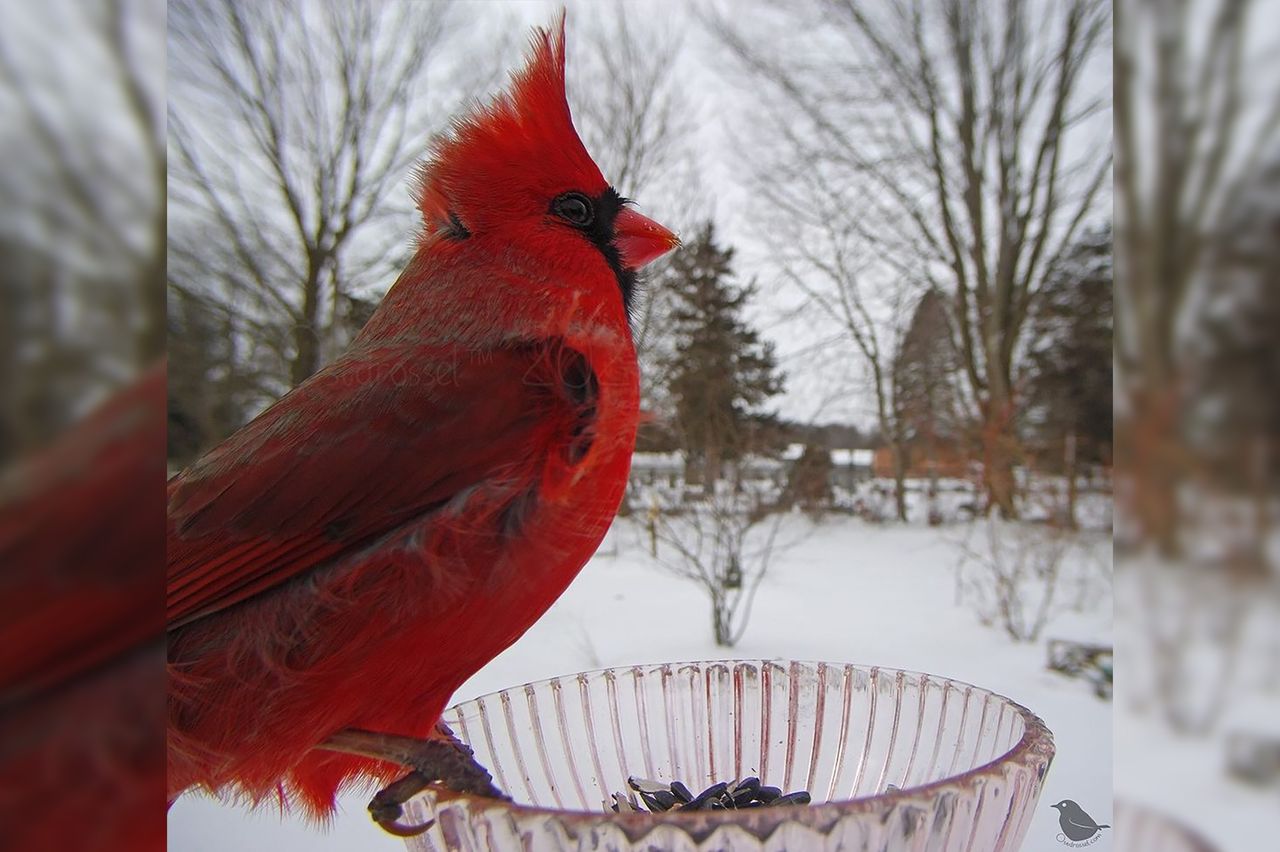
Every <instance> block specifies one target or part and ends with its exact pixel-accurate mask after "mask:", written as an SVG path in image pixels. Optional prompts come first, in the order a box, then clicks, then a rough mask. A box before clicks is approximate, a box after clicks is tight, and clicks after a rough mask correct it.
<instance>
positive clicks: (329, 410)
mask: <svg viewBox="0 0 1280 852" xmlns="http://www.w3.org/2000/svg"><path fill="white" fill-rule="evenodd" d="M421 177H422V186H421V192H422V210H423V214H424V217H425V220H426V229H427V237H426V238H425V239H424V240H423V241H422V242H421V244H420V246H419V249H418V252H417V253H416V255H415V256H414V258H413V260H412V261H411V262H410V264H409V266H408V268H406V270H405V271H404V273H403V274H402V275H401V277H400V280H399V281H398V282H397V283H396V284H395V286H394V287H393V288H392V289H391V291H390V292H389V293H388V295H387V297H386V298H385V299H384V300H383V303H382V305H381V306H380V307H379V308H378V310H377V311H376V312H375V314H374V316H373V317H372V318H371V319H370V321H369V322H368V324H366V326H365V328H364V329H363V330H362V331H361V333H360V336H359V337H358V338H357V339H356V341H355V342H354V343H353V344H352V346H351V348H350V349H349V350H348V351H347V352H345V353H344V354H343V355H342V356H341V357H339V358H338V359H337V360H336V361H335V362H333V363H332V364H330V365H329V366H328V367H326V368H325V369H324V370H322V371H320V372H319V373H317V374H316V375H314V376H312V377H311V378H309V379H308V380H307V381H305V382H303V383H302V384H301V385H299V386H298V387H297V388H295V389H294V390H293V391H292V392H290V393H289V394H288V395H286V396H285V397H284V398H283V399H281V400H280V401H279V402H277V403H276V404H275V405H274V406H272V407H271V408H270V409H268V410H267V411H266V412H264V413H263V414H262V415H261V416H259V417H258V418H257V419H256V420H254V421H253V422H252V423H250V424H249V425H247V426H246V427H245V428H244V429H242V430H241V431H240V432H238V433H236V434H235V435H233V436H232V437H231V438H229V439H228V440H227V441H226V442H224V443H223V444H222V445H221V446H219V447H217V448H215V449H214V450H212V451H211V452H209V453H208V454H207V455H206V456H205V457H204V458H202V459H201V460H200V461H199V462H197V463H196V464H194V465H193V466H192V467H191V468H190V469H189V470H187V471H185V472H184V473H183V474H181V475H180V476H178V477H176V478H175V479H174V480H173V482H172V483H171V485H170V489H169V547H168V556H169V577H168V592H169V598H168V615H169V674H170V684H171V690H170V699H169V756H170V757H169V788H170V794H171V795H177V794H178V793H180V792H182V791H183V790H185V789H187V788H189V787H192V786H203V787H206V788H210V789H214V788H219V787H223V786H227V785H233V786H236V787H239V788H240V789H241V790H242V791H244V792H246V793H248V794H249V795H250V796H251V797H253V798H255V799H261V798H264V797H267V796H270V795H273V794H276V793H277V792H279V793H280V794H281V795H284V796H286V797H289V798H296V799H297V800H299V801H300V802H301V803H302V804H304V805H306V806H307V807H308V809H309V810H310V811H311V812H312V813H313V814H317V815H324V814H325V813H327V812H328V810H329V808H330V807H331V806H332V803H333V796H334V793H335V791H336V790H337V789H338V787H339V786H340V785H341V784H342V783H343V782H344V781H345V780H347V779H349V778H351V777H353V776H356V775H358V774H362V773H363V774H373V775H375V776H377V777H383V778H386V777H388V776H390V775H394V774H396V773H397V772H398V767H392V766H388V765H385V764H375V763H373V762H371V761H368V760H364V759H360V758H355V757H351V756H348V755H340V754H334V753H330V752H323V751H317V750H315V746H317V745H318V744H320V743H322V742H324V741H325V740H326V739H327V738H329V737H330V736H332V735H333V734H335V733H336V732H338V731H339V730H341V729H343V728H347V727H355V728H363V729H367V730H372V731H379V732H386V733H395V734H401V735H408V736H424V735H426V734H427V733H428V732H429V731H430V730H431V729H432V728H433V726H434V724H435V722H436V720H437V719H438V717H439V714H440V712H441V711H442V710H443V709H444V707H445V706H446V704H447V702H448V700H449V698H450V696H451V695H452V693H453V691H454V690H455V689H456V688H457V687H458V686H459V685H460V684H461V683H462V682H463V681H464V680H466V679H467V678H468V677H469V676H470V675H472V674H473V673H474V672H475V671H476V670H478V669H479V668H481V667H482V666H484V665H485V664H486V663H487V662H488V661H489V660H491V659H492V658H493V657H494V656H496V655H497V654H498V653H500V652H501V651H502V650H503V649H504V648H506V647H507V646H509V645H510V644H511V643H512V642H514V641H515V640H516V639H517V638H519V637H520V635H521V634H522V633H524V631H525V630H527V629H528V628H529V627H530V626H531V625H532V624H533V623H534V621H535V620H536V619H537V618H538V617H539V616H540V615H541V614H542V613H543V612H544V611H545V610H546V609H547V607H549V606H550V605H551V604H552V603H553V602H554V601H555V599H556V598H557V597H558V596H559V595H560V593H561V592H562V591H563V590H564V588H565V587H566V586H567V585H568V583H569V582H570V581H571V580H572V579H573V577H574V576H575V575H576V574H577V572H578V570H579V569H580V568H581V567H582V565H583V564H584V563H585V562H586V561H587V559H588V558H589V557H590V556H591V554H592V553H593V552H594V550H595V548H596V546H597V545H598V544H599V542H600V539H601V537H602V536H603V535H604V531H605V529H606V528H607V527H608V525H609V523H610V521H611V520H612V518H613V514H614V512H615V511H616V510H617V507H618V503H619V501H620V500H621V498H622V493H623V489H624V488H625V484H626V477H627V471H628V468H629V465H630V457H631V450H632V447H633V444H634V439H635V430H636V421H637V417H638V395H639V394H638V374H637V368H636V360H635V351H634V349H633V347H632V342H631V334H630V330H629V328H628V326H627V320H626V310H625V305H624V300H625V298H626V296H627V295H628V293H629V292H630V290H629V287H630V283H631V277H632V276H634V272H635V269H636V268H637V267H638V266H640V265H642V264H643V263H644V262H647V261H648V260H651V259H653V258H654V257H656V256H658V255H659V254H661V253H664V252H665V251H667V250H669V249H670V248H671V247H672V246H673V245H674V243H675V238H674V237H673V236H672V235H671V234H670V232H668V231H667V230H666V229H664V228H662V227H661V226H659V225H657V224H656V223H653V222H650V221H649V220H647V219H645V218H644V217H643V216H640V215H639V214H638V213H635V212H634V211H632V210H629V209H624V208H623V207H622V202H621V200H620V198H619V196H618V195H617V193H615V192H614V191H613V190H612V189H611V188H609V187H608V185H607V184H606V183H605V181H604V179H603V178H602V177H601V175H600V172H599V170H598V169H597V168H596V166H595V164H594V163H592V161H591V159H590V157H589V156H588V155H587V153H586V151H585V150H584V149H583V147H582V143H581V141H579V139H578V136H577V133H576V132H575V131H574V129H573V125H572V123H571V121H570V116H569V110H568V105H567V102H566V100H565V96H564V37H563V23H562V24H561V27H560V30H559V33H558V34H556V35H553V34H551V33H548V32H540V33H539V34H538V35H537V37H536V38H535V43H534V52H533V56H532V57H531V59H530V60H529V65H528V67H526V68H525V70H524V71H522V72H521V73H519V74H517V75H515V76H514V78H513V82H512V91H511V94H509V95H507V96H505V97H500V98H498V99H496V100H495V101H494V102H493V103H492V104H490V105H489V106H488V107H486V108H484V109H482V110H480V111H479V112H477V113H476V114H475V115H473V116H471V117H468V118H464V119H462V120H460V121H458V122H457V123H456V124H455V127H454V132H453V135H452V137H451V138H450V139H448V140H446V141H444V142H441V143H440V144H439V145H438V146H437V147H436V149H435V154H434V159H433V160H432V162H431V163H430V164H429V165H427V166H426V167H425V168H424V169H423V172H422V176H421ZM566 199H571V200H572V203H566Z"/></svg>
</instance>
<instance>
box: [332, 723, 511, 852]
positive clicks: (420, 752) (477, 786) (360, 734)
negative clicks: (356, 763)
mask: <svg viewBox="0 0 1280 852" xmlns="http://www.w3.org/2000/svg"><path fill="white" fill-rule="evenodd" d="M441 734H442V735H443V736H445V737H447V739H427V740H420V739H415V738H413V737H401V736H397V735H395V734H379V733H374V732H372V731H361V730H357V729H355V728H348V729H346V730H344V731H339V732H338V733H336V734H334V735H333V736H332V737H330V738H329V739H328V740H327V741H325V742H324V743H323V744H322V745H321V746H320V747H321V748H324V749H328V750H330V751H341V752H345V753H347V754H358V755H360V756H362V757H371V758H374V759H376V760H384V761H387V762H388V763H399V764H401V765H402V766H407V767H410V768H411V769H412V770H413V771H412V772H410V773H409V774H408V775H405V776H404V777H403V778H401V779H400V780H398V781H396V782H394V783H392V784H389V785H387V786H386V787H384V788H383V789H382V790H380V791H378V794H377V795H376V796H374V797H373V801H371V802H369V814H370V816H372V817H373V820H374V822H376V823H377V824H378V825H379V826H381V827H382V828H383V829H384V830H385V831H387V832H388V833H390V834H394V835H396V836H397V837H413V836H414V835H418V834H421V833H422V832H424V831H426V830H427V829H429V828H430V827H431V826H432V824H433V822H434V820H428V821H427V822H425V823H418V824H405V823H402V822H401V821H400V820H401V818H402V817H403V816H404V808H403V806H404V803H405V802H407V801H409V800H410V799H411V798H413V797H414V796H416V795H418V793H421V792H422V791H423V790H425V789H426V788H427V787H429V786H432V785H439V786H441V787H443V788H445V789H448V790H452V791H454V792H456V793H471V794H474V795H477V796H485V797H487V798H491V799H504V800H506V799H509V797H508V796H507V795H506V794H505V793H503V792H502V791H501V790H499V789H498V788H497V787H496V786H494V783H493V777H492V776H491V775H490V774H489V772H488V770H486V769H485V768H484V767H483V766H481V765H480V764H479V763H477V762H476V760H475V757H474V756H473V755H472V752H471V749H470V748H468V747H467V746H466V745H464V744H463V743H462V742H461V741H459V740H458V739H457V738H456V737H454V736H453V735H452V732H450V731H449V730H448V728H442V730H441Z"/></svg>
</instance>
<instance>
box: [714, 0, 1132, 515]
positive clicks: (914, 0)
mask: <svg viewBox="0 0 1280 852" xmlns="http://www.w3.org/2000/svg"><path fill="white" fill-rule="evenodd" d="M806 9H807V10H808V12H809V14H808V15H807V16H806V15H805V14H803V13H802V14H798V15H797V14H792V15H791V16H790V17H789V19H788V20H787V21H786V22H785V24H783V23H780V22H778V21H769V20H767V18H766V19H765V25H766V26H768V27H769V31H768V33H766V34H765V37H763V38H753V36H752V34H751V32H752V31H750V30H748V29H746V25H740V24H738V23H737V22H736V21H734V22H731V21H729V20H727V19H723V18H722V19H716V20H714V21H712V25H713V27H714V29H715V31H716V32H717V34H718V35H719V36H720V38H721V40H722V41H723V43H724V44H725V45H726V46H727V47H728V48H729V49H730V51H731V53H732V54H733V55H734V56H736V57H737V58H738V59H739V60H740V61H741V62H742V63H743V64H744V65H745V66H746V67H747V68H748V69H749V70H750V71H751V72H752V75H753V79H755V80H758V81H759V82H760V83H762V84H763V86H764V90H763V91H762V93H761V95H760V99H761V100H763V101H764V103H765V105H766V111H765V115H766V116H767V118H768V119H769V124H768V125H767V129H768V130H769V135H768V141H766V142H764V143H762V144H761V145H760V146H759V148H760V149H761V150H769V151H777V152H778V153H779V155H780V157H779V159H778V160H777V161H775V162H774V163H773V165H771V166H770V168H769V169H768V174H769V175H770V177H771V179H772V180H774V181H777V182H779V183H783V182H787V181H792V180H796V179H797V178H798V177H800V176H803V175H814V176H815V178H814V180H817V181H822V182H823V183H824V184H826V185H827V186H830V187H834V188H836V189H840V190H843V192H842V194H841V196H840V198H841V201H840V202H839V203H836V204H828V203H826V202H824V201H822V200H821V199H819V200H818V201H817V202H816V206H820V207H822V209H823V210H824V211H833V214H832V215H835V216H837V217H838V218H836V219H834V221H831V222H830V223H829V227H830V228H832V229H833V230H835V231H836V234H837V236H838V237H839V238H840V239H852V238H854V237H857V238H859V239H860V240H862V241H863V244H864V247H865V248H864V251H868V252H870V253H871V254H872V256H873V257H874V258H875V259H876V261H877V262H880V263H886V264H889V265H891V266H900V267H903V269H902V271H903V272H904V273H905V274H906V275H907V276H908V277H909V278H910V279H912V280H914V281H917V282H919V283H921V284H925V285H930V286H943V287H944V288H945V290H946V291H947V292H948V293H949V294H950V297H951V299H950V301H951V312H952V314H953V319H954V325H955V333H956V336H957V340H956V349H957V351H958V352H959V353H960V354H961V363H962V368H963V371H964V374H965V376H966V377H967V384H968V385H969V387H970V390H971V393H972V401H973V404H974V405H975V407H976V409H977V414H978V415H979V416H980V418H981V422H982V424H983V437H984V461H985V465H984V468H985V474H986V488H987V492H988V496H989V499H990V501H991V503H992V504H994V505H995V506H998V507H999V509H1000V510H1001V512H1002V513H1003V514H1005V515H1013V514H1015V505H1014V479H1013V473H1012V468H1013V462H1014V460H1015V448H1016V442H1015V429H1014V427H1015V415H1016V414H1017V406H1018V402H1019V400H1018V399H1017V393H1016V387H1015V383H1014V367H1015V362H1016V359H1017V356H1018V355H1019V353H1020V347H1021V346H1022V343H1023V330H1024V326H1025V322H1026V318H1027V316H1028V315H1029V313H1030V311H1031V309H1032V307H1033V303H1034V301H1035V299H1036V297H1037V294H1038V292H1039V291H1040V289H1041V287H1042V285H1043V283H1044V281H1045V280H1046V277H1047V275H1048V274H1049V273H1050V272H1051V271H1052V269H1053V268H1054V266H1055V265H1056V264H1057V263H1058V261H1059V259H1060V258H1061V256H1062V254H1063V252H1064V251H1065V250H1066V247H1067V246H1069V245H1070V243H1071V240H1072V238H1073V236H1074V235H1075V233H1076V232H1077V230H1078V229H1079V227H1080V225H1081V223H1082V222H1084V221H1085V220H1086V218H1087V217H1088V215H1089V214H1090V212H1091V211H1093V210H1094V209H1096V207H1097V206H1098V205H1099V204H1100V203H1103V202H1104V201H1105V194H1106V190H1107V188H1108V181H1107V178H1108V177H1109V175H1110V166H1111V163H1110V153H1109V152H1110V146H1109V145H1108V144H1107V138H1106V134H1107V131H1108V130H1109V128H1107V127H1106V126H1105V116H1103V115H1102V114H1103V113H1105V111H1106V109H1107V106H1108V104H1109V90H1108V87H1107V85H1106V82H1107V81H1106V80H1105V79H1097V80H1091V79H1088V78H1087V74H1088V72H1089V71H1090V70H1091V69H1093V67H1094V65H1095V63H1096V61H1097V60H1098V59H1099V58H1100V57H1101V56H1102V53H1101V50H1102V48H1103V47H1104V45H1105V40H1106V37H1107V33H1108V30H1109V23H1110V20H1109V4H1107V3H1105V2H1103V0H1060V2H1046V3H1043V4H1028V3H1022V2H1016V0H1010V2H1006V3H1000V4H995V3H976V2H973V0H943V2H939V3H929V2H924V0H911V1H910V2H902V3H891V4H868V3H862V2H858V0H815V2H814V3H813V4H811V5H809V6H807V7H806ZM751 17H752V18H757V19H758V18H760V17H763V16H751ZM784 32H793V33H795V34H796V35H795V37H796V38H797V39H804V41H805V48H806V49H804V50H800V49H797V50H794V51H792V50H780V49H779V45H778V38H779V37H780V36H779V35H778V34H779V33H784ZM780 56H783V57H795V59H794V61H792V60H789V59H780V58H778V57H780ZM1095 76H1098V77H1099V78H1101V77H1102V75H1095ZM1100 117H1101V118H1102V119H1103V120H1102V121H1099V120H1097V119H1099V118H1100ZM754 118H755V116H754V115H753V119H754ZM831 256H832V255H827V257H828V258H830V257H831ZM828 263H829V260H828Z"/></svg>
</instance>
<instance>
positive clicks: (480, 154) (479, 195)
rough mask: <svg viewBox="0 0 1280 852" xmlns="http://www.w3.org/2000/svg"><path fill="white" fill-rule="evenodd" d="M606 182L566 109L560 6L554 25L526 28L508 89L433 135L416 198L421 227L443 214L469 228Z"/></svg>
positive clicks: (434, 227)
mask: <svg viewBox="0 0 1280 852" xmlns="http://www.w3.org/2000/svg"><path fill="white" fill-rule="evenodd" d="M607 186H608V184H607V183H606V182H605V179H604V177H603V176H602V175H601V174H600V169H599V168H598V167H597V166H596V164H595V162H593V161H592V159H591V155H590V154H588V153H587V149H586V148H584V147H583V145H582V141H581V140H580V139H579V138H578V132H577V130H575V129H574V127H573V118H572V116H571V115H570V114H569V101H568V98H567V97H566V96H565V46H564V16H563V14H562V15H561V18H560V23H559V25H558V26H557V27H556V28H555V29H554V30H543V29H539V30H535V31H534V35H533V43H532V47H531V51H530V55H529V59H528V64H527V65H526V66H525V67H524V69H522V70H521V71H520V72H518V73H516V74H513V75H512V76H511V88H510V92H509V93H507V94H503V95H499V96H498V97H496V98H494V99H493V100H492V101H491V102H490V103H489V104H488V105H487V106H485V107H484V108H482V109H480V110H478V111H476V112H474V113H472V114H470V115H467V116H464V117H462V118H460V119H457V120H455V121H454V123H453V128H452V132H451V133H450V134H449V136H447V137H446V138H444V139H442V140H440V141H438V142H437V143H436V145H435V146H434V148H433V151H432V159H431V161H430V162H429V163H427V164H426V165H425V166H424V167H423V168H422V169H421V171H420V173H419V187H418V192H419V202H418V206H419V209H421V210H422V218H423V223H424V225H425V227H426V233H427V234H428V235H432V234H435V233H439V232H440V231H442V230H448V229H449V228H450V226H451V222H450V217H451V215H452V216H454V217H457V218H458V219H459V220H460V221H461V223H462V225H463V226H464V227H465V228H466V229H467V230H469V231H473V232H474V231H483V230H487V229H489V228H491V227H493V226H494V225H496V224H500V223H502V222H503V221H509V220H510V219H511V218H512V217H513V214H514V215H515V216H518V215H520V214H521V213H523V212H524V210H525V209H526V208H527V205H528V203H529V201H530V200H533V201H537V202H539V203H543V202H545V201H546V200H547V199H551V198H554V197H555V196H557V195H559V194H560V193H562V192H564V191H566V190H569V189H577V190H581V191H583V192H586V193H587V194H589V195H594V194H596V193H598V192H600V191H602V190H603V189H605V188H606V187H607Z"/></svg>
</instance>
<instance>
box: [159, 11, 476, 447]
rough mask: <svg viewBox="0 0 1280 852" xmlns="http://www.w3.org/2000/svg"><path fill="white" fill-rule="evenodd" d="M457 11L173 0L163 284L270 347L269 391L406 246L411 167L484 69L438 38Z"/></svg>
mask: <svg viewBox="0 0 1280 852" xmlns="http://www.w3.org/2000/svg"><path fill="white" fill-rule="evenodd" d="M451 21H452V17H451V14H450V8H449V5H448V4H447V3H445V2H422V3H403V2H400V3H355V2H343V0H323V2H317V3H308V4H303V5H301V6H299V5H296V4H290V3H285V2H281V0H268V2H248V0H218V2H214V3H206V2H195V0H180V2H175V3H173V4H170V9H169V26H170V51H169V56H170V105H169V151H170V156H171V160H172V168H171V172H170V184H169V186H170V208H171V213H170V222H171V231H170V249H169V261H170V285H171V286H172V288H173V289H174V290H175V291H176V292H178V293H181V294H183V295H186V296H189V297H194V298H197V299H198V300H199V302H200V303H201V304H203V305H204V306H206V308H207V309H208V310H209V311H210V312H211V313H212V314H214V315H215V316H214V320H213V321H215V322H220V321H222V320H223V319H224V318H226V317H231V318H234V319H235V321H236V324H237V325H238V326H240V327H242V328H243V329H244V333H246V334H249V335H252V336H254V337H255V338H256V339H257V340H258V341H260V342H266V343H267V345H269V346H271V347H272V348H273V350H274V354H275V356H276V359H277V363H278V364H279V365H280V366H279V368H277V370H274V371H271V374H270V379H271V382H270V383H271V384H274V385H275V388H274V393H276V394H278V393H279V392H280V391H282V390H284V389H287V388H288V387H289V386H291V385H294V384H297V383H298V382H300V381H302V380H303V379H305V378H306V377H307V376H309V375H310V374H311V373H312V372H314V371H315V370H316V369H317V368H318V367H319V366H320V365H321V364H322V363H323V362H324V360H326V359H327V358H328V357H331V356H332V354H334V352H336V351H337V350H338V349H340V348H341V347H342V346H343V345H345V343H346V342H347V339H348V338H349V337H350V336H351V335H352V334H353V333H354V331H355V330H356V328H357V327H358V325H359V316H358V315H360V314H361V300H360V299H359V298H358V296H359V294H361V293H362V292H369V291H370V290H372V291H373V292H374V293H375V294H376V293H381V292H382V291H383V290H385V288H386V287H387V286H388V285H389V284H390V282H391V281H392V280H394V276H395V273H396V271H397V269H398V267H399V266H400V265H401V264H402V262H403V261H404V259H405V258H406V257H407V256H408V252H409V239H408V237H409V235H411V234H412V233H413V231H414V222H413V210H412V203H411V202H412V199H410V198H409V197H408V196H409V193H408V192H407V191H405V187H406V186H407V185H408V178H409V177H410V175H411V170H412V168H413V165H414V163H415V161H416V160H417V159H418V158H420V157H421V156H422V155H423V154H424V153H425V151H426V148H427V144H428V141H429V133H430V131H431V130H434V129H441V128H442V127H443V123H444V120H445V119H446V118H447V117H448V116H449V115H451V114H452V113H453V111H454V110H453V107H454V106H455V101H456V100H457V99H458V98H459V96H460V95H461V94H462V93H464V92H465V91H466V90H467V89H468V86H467V85H466V83H465V80H466V79H467V76H466V75H471V77H473V78H475V79H476V80H478V79H479V78H480V77H481V76H482V75H483V73H484V71H485V70H486V68H487V66H486V62H485V61H483V59H482V61H480V62H475V61H474V57H475V56H476V55H479V56H481V57H482V58H483V57H484V56H485V54H484V53H482V52H477V53H472V54H471V60H472V61H469V62H465V63H462V62H457V61H456V60H457V59H458V58H459V57H460V56H462V55H464V54H467V53H468V51H467V50H466V49H465V47H463V46H462V45H461V44H457V43H452V42H451V43H450V44H449V50H448V51H447V52H446V51H445V50H444V49H443V46H444V45H445V43H446V40H447V39H451V38H453V37H454V33H453V30H452V28H451V27H452V24H451ZM458 69H463V70H461V71H459V70H458ZM442 74H443V75H447V76H446V80H447V82H446V83H445V84H443V85H441V84H439V83H438V81H439V80H440V78H441V76H442ZM460 81H464V82H460ZM269 396H270V395H268V398H269ZM212 437H215V438H216V437H220V436H212Z"/></svg>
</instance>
